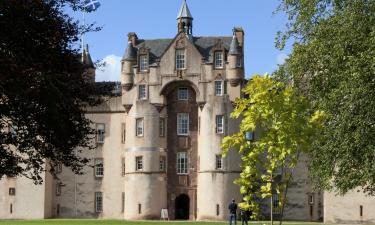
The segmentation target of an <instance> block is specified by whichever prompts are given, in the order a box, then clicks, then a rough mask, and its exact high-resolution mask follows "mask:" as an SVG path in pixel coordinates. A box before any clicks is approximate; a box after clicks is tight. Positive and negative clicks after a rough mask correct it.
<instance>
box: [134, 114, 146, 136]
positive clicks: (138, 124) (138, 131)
mask: <svg viewBox="0 0 375 225" xmlns="http://www.w3.org/2000/svg"><path fill="white" fill-rule="evenodd" d="M135 135H136V136H137V137H143V135H144V121H143V118H137V119H135Z"/></svg>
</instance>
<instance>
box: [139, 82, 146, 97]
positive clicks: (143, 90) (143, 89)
mask: <svg viewBox="0 0 375 225" xmlns="http://www.w3.org/2000/svg"><path fill="white" fill-rule="evenodd" d="M146 99H147V90H146V85H145V84H139V85H138V100H146Z"/></svg>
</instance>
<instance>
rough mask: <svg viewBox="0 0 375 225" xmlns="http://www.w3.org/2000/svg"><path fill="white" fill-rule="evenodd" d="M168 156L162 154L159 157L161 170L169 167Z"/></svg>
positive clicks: (163, 170)
mask: <svg viewBox="0 0 375 225" xmlns="http://www.w3.org/2000/svg"><path fill="white" fill-rule="evenodd" d="M166 164H167V157H166V156H163V155H162V156H160V158H159V171H161V172H165V171H166V167H167V165H166Z"/></svg>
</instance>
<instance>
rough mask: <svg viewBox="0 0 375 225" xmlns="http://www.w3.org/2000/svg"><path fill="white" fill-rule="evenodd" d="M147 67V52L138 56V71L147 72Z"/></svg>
mask: <svg viewBox="0 0 375 225" xmlns="http://www.w3.org/2000/svg"><path fill="white" fill-rule="evenodd" d="M148 69H149V59H148V55H147V54H142V55H140V56H139V71H141V72H147V71H148Z"/></svg>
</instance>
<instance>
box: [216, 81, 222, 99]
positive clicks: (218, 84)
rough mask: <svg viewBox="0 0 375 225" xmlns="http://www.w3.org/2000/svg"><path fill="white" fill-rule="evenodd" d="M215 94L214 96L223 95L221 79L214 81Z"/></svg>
mask: <svg viewBox="0 0 375 225" xmlns="http://www.w3.org/2000/svg"><path fill="white" fill-rule="evenodd" d="M215 95H216V96H221V95H223V81H221V80H216V81H215Z"/></svg>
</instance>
